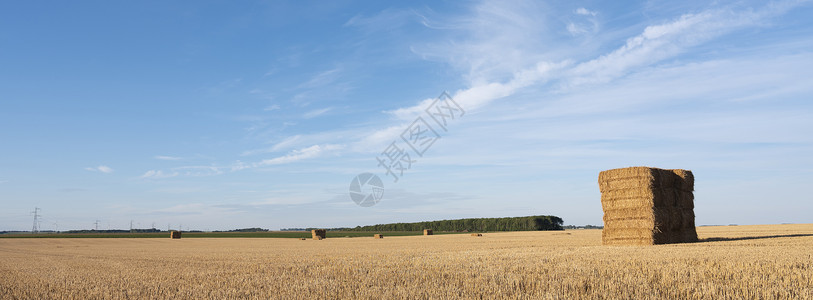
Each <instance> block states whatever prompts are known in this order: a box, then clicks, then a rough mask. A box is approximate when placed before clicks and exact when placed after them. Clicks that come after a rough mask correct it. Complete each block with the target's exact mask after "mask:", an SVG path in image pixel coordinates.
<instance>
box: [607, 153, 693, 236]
mask: <svg viewBox="0 0 813 300" xmlns="http://www.w3.org/2000/svg"><path fill="white" fill-rule="evenodd" d="M598 185H599V190H600V191H601V206H602V208H603V209H604V230H603V231H602V234H601V237H602V242H603V244H604V245H655V244H669V243H685V242H695V241H697V231H696V229H695V226H694V193H693V192H694V175H693V174H692V171H688V170H665V169H658V168H650V167H631V168H623V169H613V170H607V171H603V172H601V173H599V175H598Z"/></svg>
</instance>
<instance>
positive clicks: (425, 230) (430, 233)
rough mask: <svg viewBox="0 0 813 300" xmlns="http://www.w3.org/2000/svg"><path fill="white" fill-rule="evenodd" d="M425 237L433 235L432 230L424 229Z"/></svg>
mask: <svg viewBox="0 0 813 300" xmlns="http://www.w3.org/2000/svg"><path fill="white" fill-rule="evenodd" d="M423 235H432V229H424V230H423Z"/></svg>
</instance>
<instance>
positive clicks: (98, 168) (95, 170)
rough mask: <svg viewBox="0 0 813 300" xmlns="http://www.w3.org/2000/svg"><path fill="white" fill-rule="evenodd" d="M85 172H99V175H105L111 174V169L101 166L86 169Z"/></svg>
mask: <svg viewBox="0 0 813 300" xmlns="http://www.w3.org/2000/svg"><path fill="white" fill-rule="evenodd" d="M85 170H87V171H91V172H101V173H105V174H110V173H113V168H110V167H108V166H105V165H101V166H98V167H87V168H85Z"/></svg>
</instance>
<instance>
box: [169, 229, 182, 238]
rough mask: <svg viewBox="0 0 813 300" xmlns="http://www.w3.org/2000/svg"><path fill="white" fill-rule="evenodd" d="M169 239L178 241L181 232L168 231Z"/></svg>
mask: <svg viewBox="0 0 813 300" xmlns="http://www.w3.org/2000/svg"><path fill="white" fill-rule="evenodd" d="M169 238H171V239H180V238H181V232H180V231H177V230H173V231H170V232H169Z"/></svg>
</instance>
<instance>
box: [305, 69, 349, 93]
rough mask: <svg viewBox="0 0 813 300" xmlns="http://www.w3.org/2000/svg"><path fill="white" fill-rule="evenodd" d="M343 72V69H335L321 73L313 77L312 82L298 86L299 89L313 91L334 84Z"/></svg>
mask: <svg viewBox="0 0 813 300" xmlns="http://www.w3.org/2000/svg"><path fill="white" fill-rule="evenodd" d="M341 71H342V69H341V68H333V69H330V70H327V71H323V72H320V73H319V74H316V75H314V76H313V77H311V79H310V80H308V81H306V82H304V83H302V84H300V85H299V86H297V88H301V89H311V88H317V87H321V86H324V85H327V84H330V83H332V82H334V81H335V80H336V79H337V78H339V74H340V73H341Z"/></svg>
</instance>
